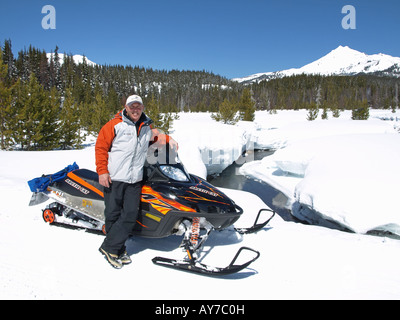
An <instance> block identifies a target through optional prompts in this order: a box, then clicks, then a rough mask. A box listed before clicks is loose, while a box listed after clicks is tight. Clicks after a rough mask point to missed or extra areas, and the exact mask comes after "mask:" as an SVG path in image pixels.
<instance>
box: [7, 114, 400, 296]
mask: <svg viewBox="0 0 400 320" xmlns="http://www.w3.org/2000/svg"><path fill="white" fill-rule="evenodd" d="M383 116H388V117H394V120H395V119H396V116H397V117H398V118H400V115H399V114H391V113H390V112H382V111H373V110H371V117H370V120H368V121H352V120H349V119H350V114H349V113H343V114H342V116H341V117H340V119H332V118H331V117H330V120H328V121H323V120H317V121H315V122H308V121H306V120H305V119H306V112H305V111H280V112H278V114H275V115H270V114H268V113H266V112H257V113H256V119H255V122H254V123H246V122H241V123H239V124H238V125H236V126H228V125H223V124H219V123H216V122H214V121H213V120H212V119H211V118H210V114H207V113H204V114H183V113H182V114H180V120H178V121H176V122H175V124H174V128H173V132H172V135H173V137H174V138H175V139H176V140H178V142H179V143H180V157H181V159H182V161H183V162H184V164H185V166H186V167H187V169H188V171H189V172H192V173H194V174H197V175H200V176H203V177H205V176H206V174H207V171H208V173H210V172H211V173H217V172H219V171H220V170H222V169H223V168H224V167H226V166H228V165H229V164H230V163H231V162H232V161H234V160H235V158H236V157H237V156H238V155H240V153H241V151H242V150H243V149H244V146H246V145H248V146H251V145H253V146H255V147H270V148H274V149H279V150H278V151H277V152H276V153H275V154H274V155H273V156H271V157H267V158H265V159H263V160H261V161H255V162H251V163H247V164H245V165H244V166H243V167H242V172H243V173H244V174H246V175H249V176H253V177H255V178H257V179H260V180H265V181H267V182H268V183H270V184H272V185H273V186H275V187H276V188H278V189H280V190H281V191H282V192H284V193H285V194H286V195H287V196H288V198H289V201H288V203H287V206H288V207H293V208H295V210H294V211H295V212H298V214H299V215H300V214H302V213H304V212H306V211H307V210H301V208H307V206H308V207H310V206H312V207H313V208H314V209H316V210H317V211H319V212H321V213H323V214H326V216H327V217H329V219H337V221H339V222H342V223H343V224H344V225H346V226H347V228H349V229H352V230H355V231H356V232H358V233H348V232H342V231H339V230H333V229H329V228H326V227H321V226H314V225H304V224H299V223H294V222H286V221H283V220H282V219H281V218H280V217H279V216H276V217H275V218H274V219H273V220H272V221H271V222H270V224H269V226H268V227H266V228H264V229H263V230H262V231H260V232H258V233H257V234H252V235H245V236H239V235H237V234H236V233H235V232H234V231H233V230H232V229H228V230H224V231H222V232H214V233H212V234H211V235H210V238H209V239H208V241H207V242H206V245H205V248H204V251H205V252H206V253H207V254H206V255H205V257H204V260H203V262H204V263H207V264H210V265H216V266H225V265H227V264H228V263H229V262H230V260H231V259H232V257H233V255H234V254H235V252H236V251H237V250H238V249H239V247H241V246H248V247H252V248H254V249H256V250H258V251H260V253H261V256H260V258H259V259H258V260H257V261H255V262H254V263H253V264H252V265H251V266H250V267H249V268H248V269H245V270H243V271H242V272H240V273H238V274H236V275H231V276H227V277H222V278H209V277H202V276H198V275H193V274H188V273H184V272H179V271H175V270H170V269H167V268H162V267H159V266H155V265H153V263H152V262H151V258H153V257H154V256H166V257H179V258H180V257H183V252H182V251H181V249H179V248H177V247H178V245H179V244H180V241H181V238H180V237H177V236H171V237H168V238H165V239H144V238H138V237H135V238H131V239H129V240H128V241H127V248H128V253H129V254H132V260H133V263H132V264H131V265H129V266H125V267H124V268H123V269H121V270H114V269H112V268H111V267H110V266H109V265H108V264H107V263H106V262H105V260H104V258H103V256H102V255H101V254H100V253H99V252H98V251H97V249H98V247H99V246H100V244H101V242H102V239H103V237H102V236H101V235H95V234H91V233H87V232H85V231H78V230H70V229H65V228H60V227H53V226H49V225H47V224H45V223H44V222H43V220H42V217H41V208H42V207H43V206H44V204H43V205H39V206H34V207H29V206H28V203H29V200H30V196H31V193H30V191H29V187H28V185H27V183H26V182H27V180H30V179H32V178H35V177H38V176H40V175H41V174H43V173H53V172H56V171H58V170H60V169H62V168H64V167H65V166H67V165H68V164H72V163H73V162H74V161H76V162H77V163H78V164H79V166H80V167H81V168H88V169H92V170H94V169H95V167H94V147H93V145H90V143H89V146H88V147H86V148H85V149H83V150H74V151H49V152H5V151H0V202H1V207H0V250H1V258H0V299H15V298H16V299H167V300H169V299H176V300H180V299H196V300H197V299H354V298H356V299H399V298H400V272H399V270H400V255H399V254H398V252H399V250H400V241H399V240H397V239H392V238H388V237H377V236H371V235H365V234H364V233H365V232H366V231H368V230H370V228H375V227H376V226H385V228H386V227H387V226H389V227H390V228H391V231H392V232H397V230H398V228H399V225H400V222H399V220H400V218H399V216H400V212H398V207H397V203H396V202H397V201H396V200H397V198H398V197H397V191H398V190H399V187H398V182H399V177H400V176H399V173H398V163H399V160H400V157H399V153H400V144H399V142H400V141H399V136H398V131H397V128H395V126H398V124H399V122H396V121H381V120H378V119H377V117H383ZM89 142H90V141H89ZM223 191H224V192H226V193H227V194H228V195H229V196H230V197H231V198H233V199H234V201H235V202H236V203H237V204H238V205H240V206H242V207H243V209H244V214H243V216H242V218H241V219H240V220H239V221H238V222H237V223H236V226H237V227H241V226H249V225H251V224H252V222H253V220H254V218H255V216H256V214H257V212H258V210H259V209H261V208H265V207H266V206H265V204H264V203H263V201H262V200H261V199H260V198H258V197H257V196H255V195H253V194H251V193H248V192H243V191H238V190H231V189H223ZM296 208H298V210H297V211H296ZM306 218H307V219H311V218H315V217H310V216H307V217H306ZM211 249H212V250H211Z"/></svg>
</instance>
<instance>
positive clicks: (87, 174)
mask: <svg viewBox="0 0 400 320" xmlns="http://www.w3.org/2000/svg"><path fill="white" fill-rule="evenodd" d="M73 173H74V174H75V175H77V176H78V177H79V178H82V179H83V180H85V181H86V182H87V183H89V184H91V185H92V186H93V187H95V188H96V189H98V190H100V191H101V192H104V187H103V186H102V185H101V184H100V183H99V175H98V174H97V173H96V172H94V171H91V170H88V169H78V170H75V171H73Z"/></svg>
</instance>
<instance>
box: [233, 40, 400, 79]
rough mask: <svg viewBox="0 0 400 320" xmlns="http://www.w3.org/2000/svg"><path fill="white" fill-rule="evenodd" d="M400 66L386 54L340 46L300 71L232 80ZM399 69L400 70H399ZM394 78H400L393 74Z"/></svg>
mask: <svg viewBox="0 0 400 320" xmlns="http://www.w3.org/2000/svg"><path fill="white" fill-rule="evenodd" d="M395 65H397V66H400V58H397V57H392V56H389V55H385V54H381V53H379V54H373V55H368V54H365V53H363V52H360V51H357V50H354V49H351V48H350V47H348V46H342V45H340V46H338V47H337V48H336V49H334V50H332V51H331V52H329V53H328V54H326V55H325V56H323V57H322V58H320V59H318V60H316V61H314V62H311V63H309V64H307V65H305V66H303V67H301V68H298V69H288V70H283V71H277V72H267V73H258V74H255V75H251V76H248V77H245V78H237V79H232V80H234V81H238V82H254V81H261V80H265V79H267V80H269V79H274V78H282V77H288V76H292V75H299V74H303V73H304V74H320V75H355V74H358V73H374V72H381V71H384V70H387V69H389V68H392V67H393V66H395ZM397 69H398V68H397ZM393 76H399V75H398V74H393Z"/></svg>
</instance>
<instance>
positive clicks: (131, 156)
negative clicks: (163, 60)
mask: <svg viewBox="0 0 400 320" xmlns="http://www.w3.org/2000/svg"><path fill="white" fill-rule="evenodd" d="M143 110H144V105H143V101H142V98H141V97H139V96H138V95H132V96H129V97H128V99H127V101H126V105H125V108H124V109H123V110H122V111H121V112H119V113H118V114H116V115H115V117H114V119H112V120H110V121H109V122H107V123H106V124H105V125H104V126H103V128H102V129H101V130H100V132H99V136H98V138H97V141H96V148H95V153H96V171H97V173H98V174H99V183H100V184H101V185H102V186H104V203H105V210H104V215H105V224H106V238H105V240H104V242H103V243H102V245H101V247H100V249H99V250H100V252H101V253H102V254H103V255H104V256H105V258H106V259H107V261H108V262H109V263H110V264H111V265H112V266H113V267H114V268H117V269H120V268H122V266H123V265H124V264H129V263H131V262H132V261H131V259H130V257H129V255H128V254H127V252H126V248H125V241H126V240H127V239H128V237H129V235H130V233H131V231H132V230H133V227H134V226H135V224H136V218H137V215H138V211H139V204H140V198H141V189H142V184H141V181H142V178H143V165H144V163H145V160H146V155H147V150H148V147H149V142H150V141H157V143H159V144H165V143H169V144H170V146H171V147H172V148H176V149H177V148H178V144H177V143H176V141H175V140H173V139H172V138H170V137H169V136H167V135H165V134H161V133H160V132H159V131H158V130H157V129H153V128H152V127H151V126H150V124H151V123H152V120H151V119H150V118H148V117H147V116H146V115H145V113H144V112H143Z"/></svg>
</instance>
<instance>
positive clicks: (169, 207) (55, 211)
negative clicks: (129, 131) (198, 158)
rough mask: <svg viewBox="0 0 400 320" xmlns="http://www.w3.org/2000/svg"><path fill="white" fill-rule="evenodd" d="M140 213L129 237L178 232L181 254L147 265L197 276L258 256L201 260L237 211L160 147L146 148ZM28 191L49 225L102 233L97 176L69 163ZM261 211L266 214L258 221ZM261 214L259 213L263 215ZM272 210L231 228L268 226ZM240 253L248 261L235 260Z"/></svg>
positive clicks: (236, 267) (248, 230)
mask: <svg viewBox="0 0 400 320" xmlns="http://www.w3.org/2000/svg"><path fill="white" fill-rule="evenodd" d="M143 181H144V182H143V186H142V196H141V205H140V211H139V215H138V218H137V223H136V226H135V227H134V230H132V235H135V236H142V237H148V238H163V237H167V236H170V235H178V236H182V235H183V241H182V244H181V247H182V248H183V249H184V251H185V252H186V255H187V256H186V257H185V258H184V259H183V260H175V259H169V258H164V257H155V258H153V260H152V261H153V263H155V264H157V265H161V266H165V267H170V268H174V269H178V270H185V271H190V272H195V273H200V274H203V275H225V274H231V273H235V272H238V271H240V270H242V269H244V268H246V267H247V266H249V265H250V264H251V263H252V262H254V261H255V260H256V259H258V257H259V256H260V253H259V252H258V251H256V250H254V249H251V248H248V247H241V248H240V249H239V250H238V252H237V253H236V255H235V256H234V258H233V260H232V262H231V263H230V264H229V265H228V266H227V267H222V268H220V267H212V266H208V265H205V264H203V263H201V262H200V261H199V260H200V259H199V252H200V249H201V247H202V246H203V245H204V242H205V241H206V240H207V238H208V236H209V234H210V232H211V231H213V230H222V229H225V228H228V227H230V226H232V225H233V224H234V223H235V222H236V221H237V220H238V219H239V218H240V216H241V215H242V213H243V209H242V208H241V207H239V206H238V205H236V204H235V203H234V201H233V200H232V199H230V198H229V197H227V196H226V195H225V194H224V193H223V192H221V191H220V190H219V189H217V188H215V187H214V186H213V185H211V184H210V183H208V182H206V181H205V180H204V179H202V178H199V177H197V176H195V175H192V174H189V173H188V172H187V171H186V169H185V167H184V166H183V164H182V163H181V161H180V160H179V157H178V154H177V153H176V152H175V151H173V150H170V148H169V147H167V148H164V151H161V152H160V149H158V148H150V149H149V153H148V155H147V160H146V164H145V166H144V180H143ZM28 184H29V186H30V189H31V191H32V192H33V194H32V198H31V201H30V204H29V205H30V206H32V205H37V204H40V203H43V202H45V201H47V200H49V199H51V200H53V201H54V202H51V203H50V204H48V205H47V206H46V208H45V209H43V214H42V215H43V219H44V221H45V222H47V223H50V224H55V225H63V226H72V227H76V228H84V229H87V230H91V231H93V230H94V231H96V232H99V233H101V232H102V233H104V234H105V223H104V220H105V219H104V201H103V198H104V196H103V192H104V189H103V186H101V185H100V184H99V181H98V175H97V173H96V172H93V171H91V170H88V169H79V166H78V165H77V164H76V163H74V164H73V165H69V166H68V167H66V168H65V169H64V170H61V171H59V172H57V173H55V174H50V175H43V176H42V177H39V178H35V179H32V180H30V181H28ZM263 212H268V213H267V215H268V218H267V219H266V220H265V221H264V222H262V223H259V222H258V221H259V220H260V217H261V215H262V213H263ZM263 215H264V214H263ZM274 215H275V212H274V211H273V210H270V209H261V210H260V211H259V213H258V215H257V218H256V220H255V222H254V225H253V226H252V227H249V228H235V230H236V231H237V232H239V233H240V234H246V233H253V232H256V231H258V230H260V229H262V228H263V227H264V226H266V225H267V224H268V222H269V221H270V220H271V219H272V218H273V216H274ZM243 251H248V252H250V253H247V254H246V257H247V256H248V255H250V256H251V259H249V260H248V261H246V262H244V263H239V264H236V261H237V260H239V259H238V258H239V256H240V255H241V253H242V252H243Z"/></svg>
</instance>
